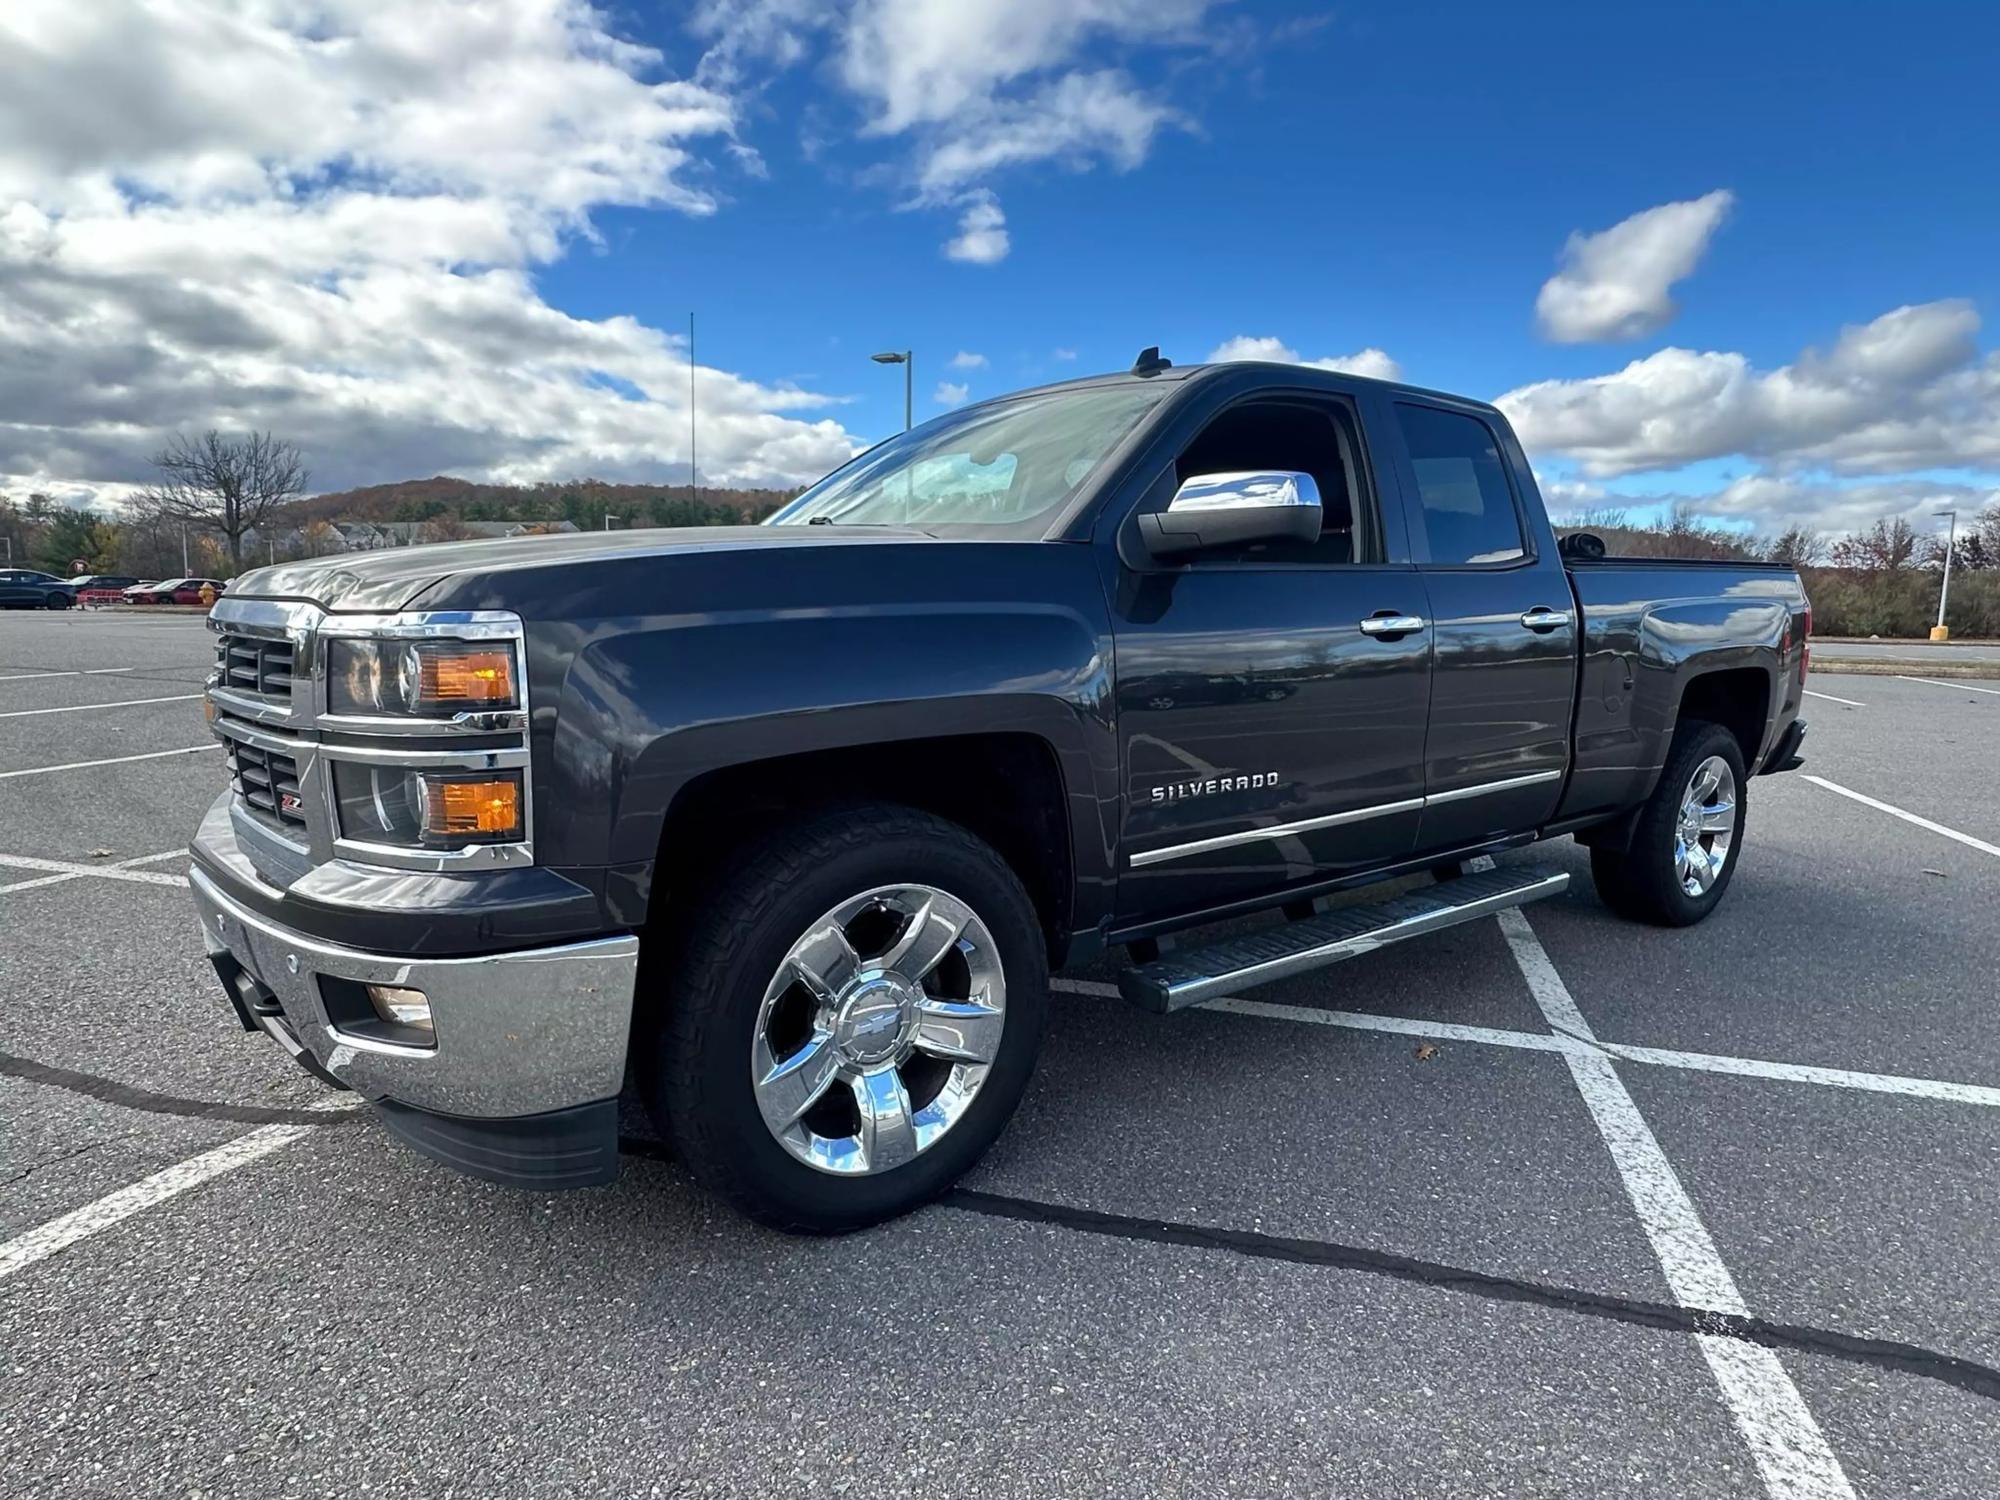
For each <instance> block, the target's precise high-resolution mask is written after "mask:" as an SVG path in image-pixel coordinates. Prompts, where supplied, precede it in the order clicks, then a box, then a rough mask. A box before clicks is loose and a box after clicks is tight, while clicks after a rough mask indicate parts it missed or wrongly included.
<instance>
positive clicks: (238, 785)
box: [222, 735, 306, 829]
mask: <svg viewBox="0 0 2000 1500" xmlns="http://www.w3.org/2000/svg"><path fill="white" fill-rule="evenodd" d="M222 744H223V749H224V750H225V751H226V752H227V754H228V756H229V782H230V785H231V786H232V787H234V788H235V790H236V795H237V796H238V797H241V798H242V799H243V802H244V805H245V806H247V807H249V808H250V809H251V810H252V811H253V812H256V813H259V814H261V815H262V816H263V817H265V818H266V819H269V820H272V821H275V822H278V823H283V824H288V825H289V826H291V827H293V828H300V829H302V828H304V827H305V826H306V815H305V798H304V795H303V794H302V793H301V792H300V790H299V763H298V762H297V761H296V760H294V759H293V758H292V757H291V756H289V755H282V754H280V753H279V752H277V751H276V750H266V749H264V748H262V747H261V746H258V745H251V744H246V743H244V742H243V741H242V740H239V739H233V738H231V737H229V736H228V735H224V736H223V740H222Z"/></svg>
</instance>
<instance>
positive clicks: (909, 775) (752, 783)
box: [652, 734, 1071, 965]
mask: <svg viewBox="0 0 2000 1500" xmlns="http://www.w3.org/2000/svg"><path fill="white" fill-rule="evenodd" d="M1064 799H1065V792H1064V788H1063V779H1062V771H1061V768H1060V767H1059V766H1058V765H1057V764H1056V758H1055V752H1054V751H1053V750H1051V749H1050V748H1049V746H1048V744H1047V742H1045V741H1043V740H1041V739H1038V738H1036V737H1035V736H1034V735H1029V734H992V735H949V736H941V737H939V738H935V739H921V740H901V741H898V742H896V743H893V744H885V745H857V746H853V747H851V748H845V749H837V750H815V751H809V752H806V753H804V754H800V755H780V756H773V757H771V758H770V759H767V760H756V761H748V762H745V763H744V764H742V765H734V766H725V767H723V768H722V769H720V770H716V771H709V772H706V773H705V774H703V775H701V776H697V777H695V778H694V779H693V780H692V781H690V782H688V783H687V784H686V785H685V786H683V787H682V788H681V789H680V791H679V792H678V793H677V794H676V795H675V797H674V800H673V803H672V805H671V806H670V807H668V809H667V817H666V824H665V826H664V828H663V829H662V831H661V835H660V853H659V858H658V862H657V864H656V865H655V867H654V877H653V894H652V903H653V907H654V910H655V911H656V912H657V911H658V910H659V909H660V907H661V903H663V902H666V901H671V900H672V899H673V893H674V892H675V891H677V890H682V889H685V888H686V887H687V885H688V884H689V882H690V881H697V880H701V879H705V878H707V877H708V876H709V875H711V874H712V873H713V871H714V869H715V864H716V860H717V858H718V857H719V856H720V855H721V854H722V853H723V852H725V851H726V850H728V849H730V848H734V847H736V846H739V845H741V844H743V843H745V842H747V841H748V840H750V839H752V838H755V837H757V836H759V835H760V834H762V833H764V832H767V831H768V830H770V829H771V828H772V827H774V826H776V825H778V824H780V823H782V822H786V821H791V820H795V819H797V818H799V817H800V816H802V815H805V814H809V813H811V812H814V811H816V810H817V809H820V808H823V807H828V806H833V805H836V804H838V803H842V802H895V803H900V804H902V805H903V806H905V807H915V808H920V809H922V810H923V811H925V812H928V813H934V814H936V815H937V816H938V817H941V818H949V819H950V820H951V821H952V822H954V823H957V824H959V825H961V826H962V827H965V828H967V829H970V830H971V831H972V832H973V833H975V834H977V835H978V836H979V837H980V838H982V839H984V840H986V842H987V843H989V844H991V845H992V846H993V847H994V849H996V850H997V851H998V852H999V854H1000V857H1001V858H1002V859H1004V860H1006V861H1007V863H1008V864H1009V865H1010V866H1012V867H1013V870H1014V873H1015V874H1016V875H1018V876H1019V877H1020V879H1021V883H1022V884H1023V885H1024V886H1026V887H1027V889H1028V895H1029V897H1030V898H1031V899H1032V900H1033V901H1034V903H1035V910H1036V912H1037V913H1038V914H1039V915H1040V917H1041V919H1042V930H1043V933H1044V935H1045V937H1046V938H1047V941H1048V945H1049V957H1050V962H1051V964H1052V965H1054V964H1059V963H1060V962H1061V961H1062V956H1063V950H1064V948H1065V947H1066V945H1067V942H1068V936H1069V924H1070V881H1071V870H1070V843H1069V809H1068V804H1067V802H1066V801H1065V800H1064Z"/></svg>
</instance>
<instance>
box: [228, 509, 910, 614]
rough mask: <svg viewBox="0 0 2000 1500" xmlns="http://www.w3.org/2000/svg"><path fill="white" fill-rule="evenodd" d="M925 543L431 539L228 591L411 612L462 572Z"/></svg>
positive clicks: (568, 536) (829, 535) (577, 535)
mask: <svg viewBox="0 0 2000 1500" xmlns="http://www.w3.org/2000/svg"><path fill="white" fill-rule="evenodd" d="M926 538H927V533H925V532H921V531H914V530H905V529H903V528H901V527H889V526H680V527H659V528H654V529H649V530H645V531H585V532H574V533H564V534H561V535H555V536H515V537H496V538H491V539H485V540H481V541H474V542H433V543H430V544H428V545H426V546H420V547H385V548H383V549H381V550H380V551H375V552H343V553H340V554H338V555H337V556H334V557H320V558H313V559H311V560H310V561H307V562H292V563H279V564H277V565H276V566H275V567H269V568H257V569H255V570H253V571H251V572H248V573H245V574H244V575H243V576H242V577H241V578H238V579H237V580H236V581H235V582H234V583H232V584H231V585H230V586H229V597H230V598H232V599H305V600H310V601H311V602H312V603H314V604H317V605H319V606H320V607H321V608H323V609H330V610H345V611H360V612H364V613H374V612H378V611H387V610H397V609H402V608H405V607H406V606H408V605H410V604H412V603H413V602H415V600H416V599H417V597H418V596H419V595H421V594H423V593H424V592H425V591H427V590H428V589H430V588H432V587H434V586H435V585H437V584H439V583H442V582H443V581H444V580H445V579H447V578H450V577H453V576H454V575H456V574H461V573H479V574H491V573H505V572H511V571H513V570H516V569H521V568H549V567H582V566H587V565H588V564H590V563H592V562H596V561H598V560H600V559H604V558H611V557H617V558H620V559H629V558H634V557H669V556H676V555H680V554H692V553H700V552H714V551H720V550H723V549H728V550H732V551H742V550H746V549H756V548H781V547H786V548H789V547H847V546H856V545H861V546H866V545H869V544H871V543H874V544H879V543H881V542H885V541H898V542H910V541H915V540H924V539H926ZM933 540H934V539H933Z"/></svg>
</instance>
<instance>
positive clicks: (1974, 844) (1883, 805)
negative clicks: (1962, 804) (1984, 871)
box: [1799, 771, 2000, 859]
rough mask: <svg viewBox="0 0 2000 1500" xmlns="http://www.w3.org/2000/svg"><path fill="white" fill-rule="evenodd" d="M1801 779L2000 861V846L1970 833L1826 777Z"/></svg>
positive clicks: (1807, 776) (1804, 777) (1800, 776)
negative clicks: (1955, 840) (1936, 821)
mask: <svg viewBox="0 0 2000 1500" xmlns="http://www.w3.org/2000/svg"><path fill="white" fill-rule="evenodd" d="M1799 778H1800V780H1802V781H1810V782H1811V783H1812V784H1813V785H1814V786H1823V787H1825V788H1826V789H1827V790H1828V791H1829V792H1838V793H1839V794H1840V795H1841V796H1843V797H1851V798H1853V799H1854V800H1855V801H1856V802H1859V803H1861V804H1863V805H1864V806H1867V807H1872V808H1874V809H1875V810H1876V811H1877V812H1885V813H1887V814H1888V815H1889V816H1890V817H1892V818H1901V819H1902V820H1903V821H1904V822H1905V823H1914V824H1916V826H1917V827H1919V828H1926V829H1929V830H1930V831H1931V832H1932V833H1941V834H1943V835H1944V836H1945V837H1946V838H1948V839H1957V840H1958V842H1959V843H1961V844H1964V845H1965V846H1966V847H1967V848H1969V849H1977V850H1978V851H1979V852H1980V853H1981V854H1991V855H1992V856H1993V857H1994V858H1996V859H2000V844H1989V843H1987V842H1986V840H1984V839H1976V838H1974V837H1973V836H1972V835H1971V834H1969V833H1960V832H1959V831H1958V830H1957V829H1956V828H1947V827H1945V826H1944V824H1942V823H1933V822H1932V821H1931V820H1930V819H1929V818H1923V817H1919V816H1917V814H1915V813H1913V812H1909V811H1906V810H1905V809H1903V808H1900V807H1897V806H1896V805H1895V804H1894V803H1892V802H1883V801H1880V800H1878V799H1877V798H1874V797H1871V796H1869V795H1868V794H1867V793H1866V792H1857V791H1855V790H1854V788H1852V787H1846V786H1842V785H1841V784H1840V783H1839V782H1837V781H1828V780H1827V779H1826V778H1825V777H1824V776H1814V775H1811V774H1810V773H1808V772H1805V771H1801V772H1799Z"/></svg>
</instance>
